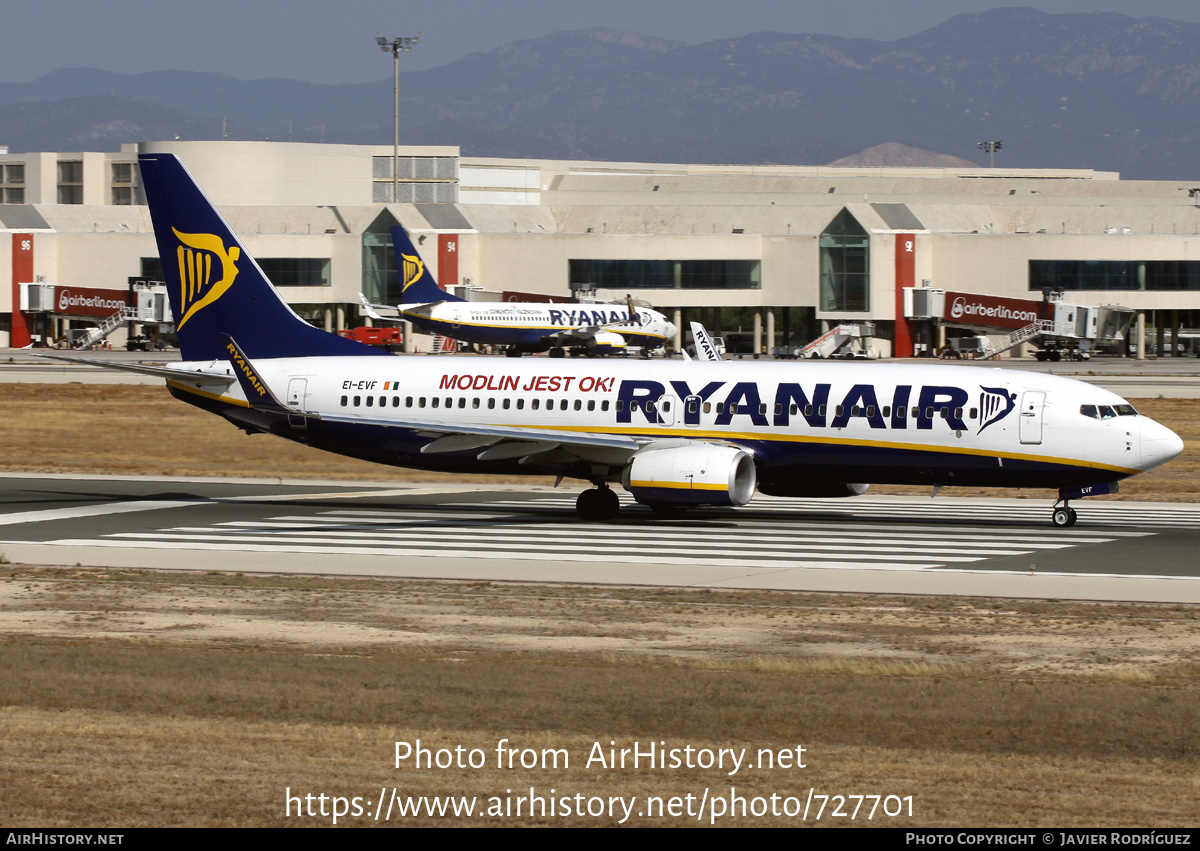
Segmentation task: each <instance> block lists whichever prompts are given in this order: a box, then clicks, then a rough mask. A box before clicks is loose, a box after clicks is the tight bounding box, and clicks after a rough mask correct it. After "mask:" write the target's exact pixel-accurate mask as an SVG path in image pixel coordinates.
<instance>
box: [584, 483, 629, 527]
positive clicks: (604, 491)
mask: <svg viewBox="0 0 1200 851" xmlns="http://www.w3.org/2000/svg"><path fill="white" fill-rule="evenodd" d="M620 510H621V500H620V498H619V497H618V496H617V495H616V493H614V492H613V490H612V488H610V487H609V486H608V485H603V484H602V485H600V486H599V487H597V488H593V489H592V490H586V491H584V492H583V493H581V494H579V498H578V499H577V500H575V511H576V512H577V513H578V514H579V518H580V519H581V520H587V521H589V522H591V521H596V520H612V519H614V518H615V517H616V516H617V514H618V512H620Z"/></svg>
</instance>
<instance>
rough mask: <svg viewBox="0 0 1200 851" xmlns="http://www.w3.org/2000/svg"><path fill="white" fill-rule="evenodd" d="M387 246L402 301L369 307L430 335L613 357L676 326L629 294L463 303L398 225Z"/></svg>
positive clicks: (655, 342) (516, 351)
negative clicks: (615, 299)
mask: <svg viewBox="0 0 1200 851" xmlns="http://www.w3.org/2000/svg"><path fill="white" fill-rule="evenodd" d="M392 243H393V245H394V246H395V250H396V266H397V268H398V270H399V273H400V302H401V303H400V304H399V306H397V307H395V308H392V307H389V306H386V305H378V304H369V303H367V302H366V299H365V298H364V299H363V302H364V305H365V306H366V308H367V310H368V311H371V312H372V318H375V319H384V320H388V319H391V318H392V317H391V316H390V315H389V314H391V313H393V312H394V313H395V319H396V320H401V319H407V320H409V321H410V322H412V323H413V324H414V325H416V326H417V327H419V328H421V329H423V330H425V331H429V332H431V333H433V334H441V335H442V336H445V337H452V338H454V339H455V340H462V341H463V342H465V343H479V344H482V345H489V346H502V347H504V349H505V353H506V354H508V355H509V356H511V357H518V356H520V355H521V354H523V353H525V352H545V351H549V352H550V355H551V357H562V356H563V355H564V354H565V353H566V351H567V350H568V349H571V350H572V351H574V352H576V353H579V354H612V353H614V352H619V351H623V350H624V349H625V347H626V346H637V347H639V348H641V349H646V350H649V349H656V348H660V347H662V346H664V345H665V344H666V343H667V342H668V341H669V340H671V339H672V338H673V337H674V336H675V332H676V328H675V326H674V325H673V324H672V323H671V322H668V321H667V318H666V317H665V316H663V315H662V314H661V313H659V312H658V311H657V310H650V309H649V308H645V307H635V306H634V304H633V301H632V299H630V300H628V301H627V303H626V304H624V305H616V304H547V303H544V302H481V301H465V300H463V299H461V298H459V297H457V296H455V295H452V294H450V293H448V292H445V291H444V290H443V289H442V288H441V287H439V286H438V285H437V281H435V280H434V278H433V275H431V274H430V273H429V270H428V269H427V268H426V267H425V262H424V261H423V260H422V259H421V255H420V254H418V253H417V249H416V246H414V245H413V244H412V240H411V239H410V238H409V236H408V233H407V232H406V231H405V230H404V228H402V227H393V228H392Z"/></svg>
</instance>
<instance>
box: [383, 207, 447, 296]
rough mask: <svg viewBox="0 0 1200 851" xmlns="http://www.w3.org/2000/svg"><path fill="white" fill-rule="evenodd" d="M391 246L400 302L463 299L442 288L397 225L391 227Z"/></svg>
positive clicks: (405, 232) (404, 232) (402, 229)
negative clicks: (393, 251)
mask: <svg viewBox="0 0 1200 851" xmlns="http://www.w3.org/2000/svg"><path fill="white" fill-rule="evenodd" d="M392 248H393V249H394V250H395V252H396V269H397V270H398V271H399V273H400V303H401V304H428V303H430V302H433V301H463V299H461V298H459V297H458V296H456V295H451V294H450V293H448V292H446V291H445V290H443V289H442V288H441V287H439V286H438V284H437V281H435V280H434V278H433V275H431V274H429V270H428V269H427V268H425V261H423V260H422V259H421V255H420V254H418V253H417V247H416V246H415V245H413V244H412V240H411V239H409V236H408V232H407V231H405V230H404V228H402V227H400V226H399V225H395V226H393V227H392Z"/></svg>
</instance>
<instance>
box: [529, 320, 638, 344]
mask: <svg viewBox="0 0 1200 851" xmlns="http://www.w3.org/2000/svg"><path fill="white" fill-rule="evenodd" d="M623 324H625V323H623V322H619V323H616V325H623ZM616 325H587V326H584V327H581V328H564V329H563V330H562V331H555V332H554V333H553V334H547V335H546V336H545V337H542V339H543V340H548V341H550V342H552V343H584V342H587V341H588V340H591V339H592V338H593V337H595V336H596V334H597V333H599V332H600V331H604V330H606V329H608V328H614V327H616Z"/></svg>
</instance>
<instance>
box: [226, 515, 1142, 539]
mask: <svg viewBox="0 0 1200 851" xmlns="http://www.w3.org/2000/svg"><path fill="white" fill-rule="evenodd" d="M389 516H391V517H393V518H395V519H396V520H401V521H402V520H404V519H406V516H407V515H405V514H404V513H403V512H396V513H394V514H390V515H389ZM374 517H375V515H371V516H369V517H368V516H365V515H362V514H359V513H358V512H341V511H327V512H322V513H321V514H319V515H311V516H302V515H289V516H288V517H287V519H289V520H293V519H294V520H300V521H317V522H328V521H325V520H324V519H323V518H330V519H331V521H332V522H337V521H338V520H340V519H342V518H351V519H360V518H362V519H363V522H382V521H381V520H375V519H374ZM434 519H436V520H438V521H440V523H441V524H443V525H446V526H451V525H459V524H455V523H454V521H453V520H452V519H448V518H446V517H445V516H444V515H443V516H440V517H436V518H434ZM506 519H508V518H507V517H506V515H504V514H498V515H493V521H495V520H499V521H504V520H506ZM717 520H719V521H721V522H726V521H733V526H734V528H735V529H736V531H737V532H738V533H739V534H745V533H756V532H759V531H760V530H761V531H762V532H766V533H771V534H781V533H782V534H788V533H791V532H793V531H794V532H801V531H803V530H808V529H816V530H818V531H821V532H834V531H836V532H838V533H843V532H847V533H850V532H857V531H860V530H861V531H862V532H864V533H874V534H878V535H884V536H887V535H896V536H913V537H925V536H927V535H928V533H930V532H939V533H946V534H948V535H951V536H954V537H960V538H961V537H965V538H971V539H972V540H975V541H977V540H978V539H979V536H985V537H995V536H996V534H997V529H996V527H994V526H934V525H925V524H914V525H915V526H916V530H915V531H906V530H897V531H894V532H893V531H892V530H889V529H880V524H878V523H840V522H839V523H838V524H837V525H836V527H833V528H831V527H830V525H829V524H827V523H814V522H811V521H805V522H798V523H793V524H788V525H787V526H781V525H780V524H778V523H772V524H759V523H753V522H750V519H749V518H746V519H741V518H739V517H738V516H737V515H736V514H725V515H720V516H717V515H709V516H707V517H704V516H701V515H698V514H697V515H695V516H692V517H687V518H684V519H681V520H675V521H665V522H664V521H651V522H650V523H648V524H643V523H639V524H637V525H636V526H633V525H632V524H630V525H625V526H623V525H612V524H604V525H602V524H589V523H584V522H582V521H579V522H566V523H558V522H556V523H554V524H553V525H552V526H549V525H548V524H536V525H534V524H518V523H505V525H504V527H503V528H510V529H511V528H530V529H538V530H542V531H544V530H545V529H547V528H553V529H564V530H588V531H592V530H602V529H603V530H616V529H636V531H637V533H638V534H639V535H641V534H642V533H643V532H644V531H646V530H664V533H665V530H673V532H674V533H675V534H676V535H678V534H681V533H684V532H686V534H688V535H689V536H691V535H693V534H704V533H706V525H705V524H706V521H717ZM234 522H236V521H234ZM461 525H462V526H463V527H464V528H473V527H474V526H476V525H477V523H476V521H472V522H470V523H464V524H461ZM487 527H488V528H489V530H490V529H492V528H496V527H495V525H494V523H493V522H488V523H487ZM614 534H617V533H614ZM708 534H729V531H728V529H725V530H714V531H712V532H708ZM1004 534H1005V535H1006V536H1008V535H1010V531H1009V530H1005V531H1004ZM1015 534H1017V535H1019V536H1020V537H1021V538H1022V539H1029V538H1031V536H1032V539H1035V540H1043V541H1046V542H1048V543H1055V542H1058V541H1074V540H1084V539H1085V538H1088V539H1092V540H1088V541H1087V542H1088V543H1106V542H1107V541H1108V540H1109V539H1112V538H1138V537H1145V536H1147V535H1152V534H1154V533H1152V532H1130V531H1126V530H1116V529H1114V530H1109V529H1104V530H1095V529H1078V530H1073V529H1055V530H1050V529H1046V530H1045V531H1028V532H1016V533H1015ZM1098 536H1103V537H1098Z"/></svg>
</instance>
